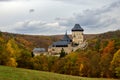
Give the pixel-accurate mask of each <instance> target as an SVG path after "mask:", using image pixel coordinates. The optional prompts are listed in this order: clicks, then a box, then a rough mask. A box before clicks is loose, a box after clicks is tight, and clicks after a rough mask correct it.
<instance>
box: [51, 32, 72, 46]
mask: <svg viewBox="0 0 120 80" xmlns="http://www.w3.org/2000/svg"><path fill="white" fill-rule="evenodd" d="M71 41H72V40H71V39H70V37H69V36H68V35H67V31H66V33H65V35H64V37H63V39H61V40H59V41H57V42H54V43H53V46H64V45H66V46H67V45H68V44H69V43H70V42H71Z"/></svg>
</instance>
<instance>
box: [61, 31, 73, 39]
mask: <svg viewBox="0 0 120 80" xmlns="http://www.w3.org/2000/svg"><path fill="white" fill-rule="evenodd" d="M62 40H63V41H71V39H70V37H69V36H68V35H67V31H66V33H65V35H64V37H63V39H62Z"/></svg>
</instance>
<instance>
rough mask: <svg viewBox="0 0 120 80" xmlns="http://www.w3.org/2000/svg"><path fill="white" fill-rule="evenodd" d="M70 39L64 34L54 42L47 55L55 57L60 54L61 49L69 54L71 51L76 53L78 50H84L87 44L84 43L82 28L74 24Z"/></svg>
mask: <svg viewBox="0 0 120 80" xmlns="http://www.w3.org/2000/svg"><path fill="white" fill-rule="evenodd" d="M71 31H72V39H71V38H70V37H69V36H68V35H67V32H66V33H65V35H64V37H63V38H62V39H61V40H59V41H57V42H54V43H53V44H52V45H51V46H49V48H48V53H49V54H50V55H56V54H58V53H60V52H61V50H62V48H63V49H64V51H65V52H66V53H67V54H69V53H71V52H72V51H76V50H77V49H79V48H85V47H86V45H87V43H86V42H85V41H84V35H83V31H84V30H83V28H82V27H81V26H80V25H79V24H75V26H74V27H73V28H72V30H71Z"/></svg>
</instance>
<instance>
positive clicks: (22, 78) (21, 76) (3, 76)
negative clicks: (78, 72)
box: [0, 66, 114, 80]
mask: <svg viewBox="0 0 120 80" xmlns="http://www.w3.org/2000/svg"><path fill="white" fill-rule="evenodd" d="M0 80H114V79H103V78H100V79H98V78H83V77H76V76H69V75H62V74H56V73H49V72H43V71H35V70H28V69H20V68H11V67H5V66H0Z"/></svg>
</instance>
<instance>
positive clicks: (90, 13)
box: [0, 0, 120, 35]
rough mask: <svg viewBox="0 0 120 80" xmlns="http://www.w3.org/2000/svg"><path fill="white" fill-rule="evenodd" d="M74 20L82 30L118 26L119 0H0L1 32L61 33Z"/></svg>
mask: <svg viewBox="0 0 120 80" xmlns="http://www.w3.org/2000/svg"><path fill="white" fill-rule="evenodd" d="M76 23H79V24H80V25H81V26H82V28H84V30H85V31H84V33H86V34H96V33H103V32H107V31H113V30H117V29H120V0H0V30H1V31H3V32H12V33H21V34H33V35H54V34H64V33H65V31H66V30H67V31H68V33H71V29H72V28H73V26H74V25H75V24H76Z"/></svg>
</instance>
